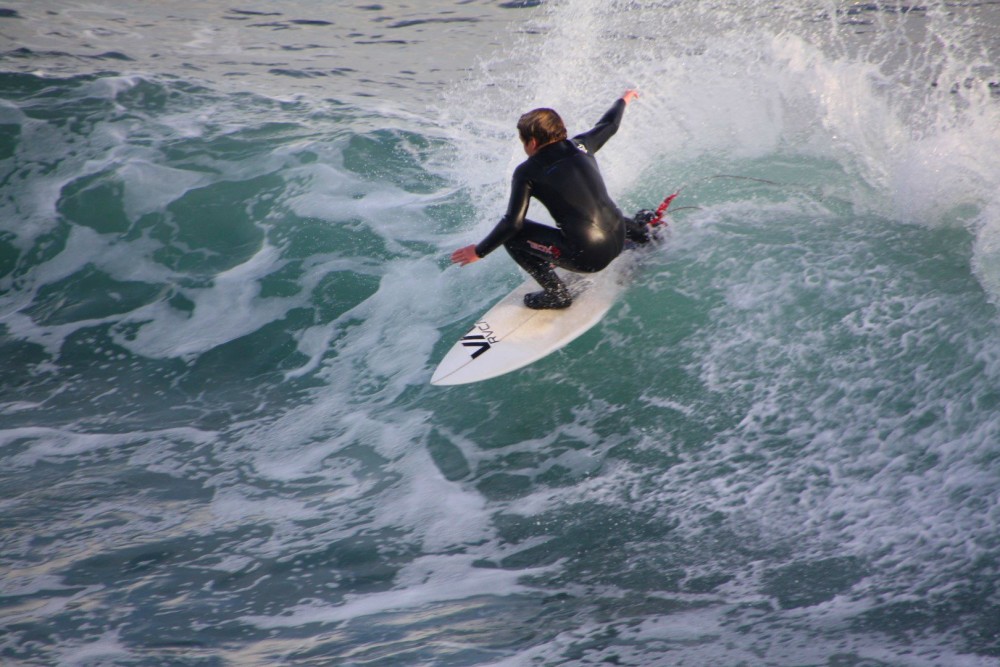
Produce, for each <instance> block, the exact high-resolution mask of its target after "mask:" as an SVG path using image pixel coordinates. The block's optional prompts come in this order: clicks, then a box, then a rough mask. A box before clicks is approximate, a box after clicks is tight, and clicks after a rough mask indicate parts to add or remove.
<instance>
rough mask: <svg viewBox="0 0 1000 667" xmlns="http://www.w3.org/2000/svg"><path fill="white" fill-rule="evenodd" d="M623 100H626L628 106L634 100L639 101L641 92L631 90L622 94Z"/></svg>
mask: <svg viewBox="0 0 1000 667" xmlns="http://www.w3.org/2000/svg"><path fill="white" fill-rule="evenodd" d="M622 99H623V100H625V104H628V103H629V102H631V101H632V100H637V99H639V91H638V90H635V89H633V88H629V89H628V90H626V91H625V92H624V93H623V94H622Z"/></svg>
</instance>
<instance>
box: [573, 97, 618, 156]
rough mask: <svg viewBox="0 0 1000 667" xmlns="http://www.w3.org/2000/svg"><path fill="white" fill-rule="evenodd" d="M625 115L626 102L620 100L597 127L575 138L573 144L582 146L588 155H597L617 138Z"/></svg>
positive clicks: (598, 122)
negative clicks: (612, 139)
mask: <svg viewBox="0 0 1000 667" xmlns="http://www.w3.org/2000/svg"><path fill="white" fill-rule="evenodd" d="M624 115H625V100H623V99H620V98H619V99H618V100H617V101H616V102H615V103H614V105H612V107H611V108H610V109H608V110H607V112H606V113H605V114H604V115H603V116H601V120H599V121H597V125H595V126H594V128H593V129H592V130H590V131H588V132H584V133H583V134H578V135H576V136H575V137H573V143H574V144H577V145H582V146H583V147H584V148H586V149H587V152H588V153H596V152H597V151H599V150H600V149H601V146H603V145H604V144H605V143H606V142H607V141H608V139H610V138H611V137H613V136H615V132H617V131H618V126H619V125H621V122H622V116H624Z"/></svg>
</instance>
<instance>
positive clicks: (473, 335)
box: [462, 321, 500, 359]
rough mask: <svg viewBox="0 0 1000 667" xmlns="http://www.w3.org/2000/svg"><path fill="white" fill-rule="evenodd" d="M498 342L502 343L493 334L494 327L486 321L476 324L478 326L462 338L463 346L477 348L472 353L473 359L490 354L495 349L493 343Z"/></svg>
mask: <svg viewBox="0 0 1000 667" xmlns="http://www.w3.org/2000/svg"><path fill="white" fill-rule="evenodd" d="M498 342H500V341H498V340H497V335H496V334H495V333H494V332H493V327H491V326H490V325H489V323H488V322H485V321H479V322H476V326H475V327H474V328H473V329H472V331H470V332H469V335H468V336H463V337H462V345H463V346H465V347H474V348H476V349H475V351H474V352H473V353H472V358H473V359H475V358H476V357H478V356H479V355H481V354H482V353H483V352H488V351H489V349H490V348H491V347H493V343H498Z"/></svg>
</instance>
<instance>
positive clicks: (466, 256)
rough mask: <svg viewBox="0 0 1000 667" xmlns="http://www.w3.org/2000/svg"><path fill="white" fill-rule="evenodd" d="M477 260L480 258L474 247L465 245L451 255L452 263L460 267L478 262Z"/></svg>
mask: <svg viewBox="0 0 1000 667" xmlns="http://www.w3.org/2000/svg"><path fill="white" fill-rule="evenodd" d="M479 259H480V257H479V255H478V254H477V253H476V246H474V245H467V246H465V247H464V248H459V249H458V250H456V251H455V252H453V253H451V261H452V263H453V264H458V265H460V266H465V265H466V264H472V263H473V262H476V261H479Z"/></svg>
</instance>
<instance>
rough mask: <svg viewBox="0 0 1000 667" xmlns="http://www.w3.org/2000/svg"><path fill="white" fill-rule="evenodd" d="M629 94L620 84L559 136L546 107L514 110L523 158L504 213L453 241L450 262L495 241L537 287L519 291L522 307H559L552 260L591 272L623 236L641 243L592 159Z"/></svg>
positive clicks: (644, 237)
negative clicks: (534, 204)
mask: <svg viewBox="0 0 1000 667" xmlns="http://www.w3.org/2000/svg"><path fill="white" fill-rule="evenodd" d="M637 97H639V93H638V92H637V91H635V90H627V91H625V93H624V94H623V95H622V96H621V98H619V99H618V100H616V101H615V103H614V105H613V106H612V107H611V108H610V109H609V110H608V111H607V112H606V113H605V114H604V116H602V117H601V119H600V121H598V123H597V125H595V126H594V128H593V129H591V130H590V131H588V132H584V133H583V134H578V135H576V136H575V137H573V138H572V139H567V138H566V137H567V132H566V126H565V124H564V123H563V121H562V118H560V117H559V114H557V113H556V112H555V111H554V110H552V109H544V108H543V109H535V110H533V111H529V112H528V113H526V114H524V115H523V116H521V118H520V119H519V120H518V122H517V130H518V134H519V135H520V139H521V143H522V144H523V145H524V152H525V153H526V154H527V155H528V159H527V160H525V161H524V162H522V163H521V164H520V165H518V167H517V168H516V169H515V170H514V176H513V182H512V184H511V193H510V200H509V202H508V204H507V213H506V214H505V215H504V216H503V218H501V219H500V222H498V223H497V225H496V226H495V227H494V228H493V230H492V231H491V232H490V233H489V234H487V236H486V238H485V239H483V240H482V241H480V242H479V243H478V244H475V245H469V246H465V247H463V248H459V249H458V250H456V251H455V252H454V253H452V255H451V261H452V262H454V263H455V264H459V265H460V266H465V265H467V264H472V263H473V262H475V261H478V260H480V259H482V258H483V257H485V256H486V255H488V254H490V253H491V252H493V251H494V250H496V249H497V248H499V247H500V246H501V245H502V246H504V248H506V250H507V252H508V253H509V254H510V256H511V257H512V258H513V259H514V261H515V262H517V263H518V265H519V266H520V267H521V268H523V269H524V270H525V271H527V272H528V274H529V275H530V276H531V277H532V278H534V279H535V280H536V281H538V284H539V285H541V286H542V291H540V292H532V293H530V294H527V295H525V297H524V304H525V305H526V306H527V307H528V308H536V309H544V308H567V307H569V306H570V304H572V303H573V297H572V296H571V295H570V293H569V291H568V290H567V289H566V286H565V285H564V284H563V282H562V280H561V279H560V278H559V276H558V275H556V272H555V271H553V268H554V267H556V266H558V267H560V268H563V269H568V270H570V271H576V272H579V273H593V272H595V271H600V270H601V269H603V268H605V267H606V266H607V265H608V264H610V263H611V261H612V260H613V259H614V258H615V257H617V256H618V255H619V254H620V253H621V251H622V249H623V248H624V246H625V240H626V238H628V239H629V240H631V241H634V242H636V243H645V242H647V241H648V240H649V230H648V228H647V227H646V225H645V224H643V223H642V222H639V221H636V220H631V219H629V218H626V217H625V216H624V215H622V212H621V211H620V210H619V209H618V207H617V206H616V205H615V203H614V201H612V199H611V197H610V195H608V191H607V188H606V187H605V185H604V179H603V178H601V172H600V170H599V169H598V167H597V160H595V159H594V153H596V152H597V151H598V150H600V148H601V147H602V146H603V145H604V144H605V143H606V142H607V141H608V139H610V138H611V137H612V136H614V134H615V133H616V132H617V131H618V126H619V125H620V124H621V120H622V116H623V115H624V114H625V107H626V106H628V104H629V103H630V102H632V100H634V99H636V98H637ZM532 197H534V198H535V199H537V200H538V201H540V202H541V203H542V204H543V205H544V206H545V208H547V209H548V211H549V213H550V214H551V215H552V219H553V220H555V222H556V225H557V226H556V227H552V226H550V225H544V224H541V223H538V222H534V221H532V220H528V219H526V217H525V216H526V214H527V212H528V204H529V201H530V199H531V198H532Z"/></svg>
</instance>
